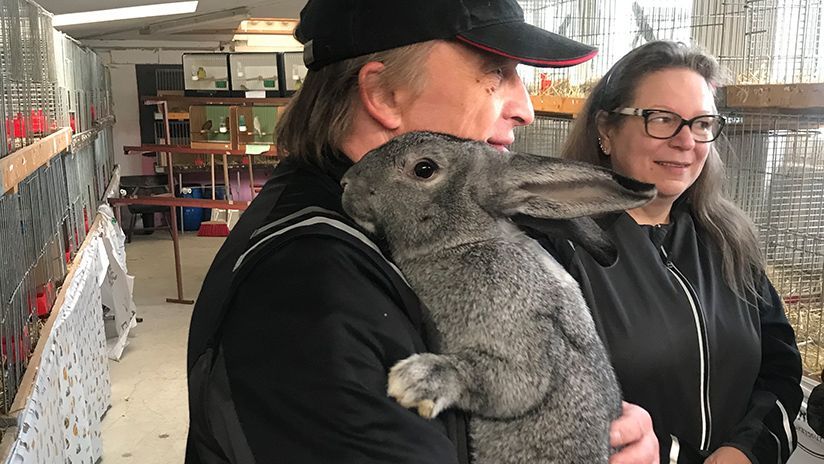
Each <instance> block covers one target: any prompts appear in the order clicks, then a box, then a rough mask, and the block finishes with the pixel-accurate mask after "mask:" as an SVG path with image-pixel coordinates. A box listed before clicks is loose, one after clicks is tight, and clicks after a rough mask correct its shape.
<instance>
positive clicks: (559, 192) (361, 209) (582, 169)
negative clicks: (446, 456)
mask: <svg viewBox="0 0 824 464" xmlns="http://www.w3.org/2000/svg"><path fill="white" fill-rule="evenodd" d="M341 183H342V185H343V186H344V194H343V206H344V209H345V210H346V212H347V214H349V215H350V216H351V217H352V219H354V220H355V221H356V222H357V223H358V224H359V225H360V226H362V227H363V228H364V229H366V230H367V231H368V232H370V233H372V234H373V235H374V236H375V237H376V238H378V239H379V240H382V241H383V242H384V243H385V244H386V246H387V249H388V251H389V253H390V254H391V258H392V260H393V261H394V262H395V263H396V264H397V266H398V267H399V268H400V269H401V271H402V272H403V274H404V275H405V277H406V278H407V279H408V281H409V283H410V285H411V286H412V288H413V289H414V290H415V292H416V293H417V294H418V296H419V297H420V299H421V301H422V302H423V303H424V304H425V305H426V306H427V307H428V308H429V311H430V313H431V318H432V322H434V326H435V329H436V332H437V334H438V345H439V346H438V347H437V351H438V353H440V354H433V353H426V354H416V355H413V356H410V357H409V358H407V359H405V360H402V361H400V362H398V363H397V364H396V365H395V366H394V367H393V368H392V369H391V371H390V373H389V379H388V394H389V395H390V396H392V397H394V398H395V399H396V400H397V401H398V402H399V403H400V404H401V405H403V406H404V407H407V408H417V411H418V413H419V414H420V415H421V416H423V417H426V418H433V417H435V416H437V415H438V413H439V412H441V411H442V410H444V409H445V408H449V407H456V408H459V409H462V410H465V411H469V412H470V413H472V420H471V423H470V430H471V435H472V444H473V457H474V460H473V462H475V463H477V464H505V463H519V464H523V463H564V464H576V463H579V464H592V463H606V462H607V460H608V457H609V453H610V447H609V425H610V422H611V421H612V420H613V419H615V418H616V417H618V415H619V414H620V411H621V393H620V388H619V386H618V383H617V381H616V379H615V375H614V373H613V371H612V367H611V366H610V363H609V359H608V357H607V354H606V351H605V349H604V346H603V344H602V343H601V341H600V339H599V337H598V335H597V333H596V330H595V326H594V323H593V320H592V317H591V315H590V313H589V310H588V309H587V307H586V303H585V302H584V300H583V297H582V296H581V292H580V290H579V288H578V285H577V283H576V282H575V280H574V279H573V278H572V277H571V276H570V275H569V274H568V273H567V272H566V271H565V270H564V269H563V268H562V267H561V266H560V265H559V264H558V263H557V262H556V261H555V260H554V259H553V258H552V257H551V256H550V255H549V254H548V253H547V252H546V251H545V250H544V249H543V248H541V246H540V245H539V244H538V243H537V242H536V241H534V240H532V239H531V238H529V237H527V236H526V235H525V234H524V233H523V232H522V231H521V230H520V229H519V228H518V227H517V226H516V225H515V224H514V223H513V220H514V219H515V220H518V219H519V222H521V223H526V225H528V226H530V227H533V228H538V229H541V228H542V225H545V226H546V228H547V229H548V230H551V231H571V233H573V234H575V235H576V238H577V239H579V241H580V242H581V243H582V245H583V246H587V247H588V249H590V250H592V251H593V253H594V254H595V255H596V256H599V257H600V258H601V259H603V260H605V261H609V259H610V258H611V257H610V256H609V254H610V249H609V246H610V245H609V243H608V242H606V241H604V240H603V239H601V238H600V234H598V231H599V230H598V229H597V227H591V226H594V222H593V223H587V222H586V221H591V219H585V220H576V221H575V222H567V221H568V220H570V219H572V218H577V217H580V216H584V215H592V214H598V213H603V212H608V211H617V210H624V209H627V208H633V207H637V206H640V205H642V204H644V203H646V202H647V201H648V200H650V199H651V198H652V197H653V196H654V195H655V189H654V187H652V186H650V185H647V184H642V183H639V182H636V181H633V180H631V179H627V178H622V177H620V176H617V175H616V174H614V173H612V172H611V171H608V170H605V169H601V168H597V167H593V166H589V165H584V164H581V163H572V162H566V161H560V160H557V159H552V158H547V157H541V156H535V155H527V154H518V153H501V152H499V151H497V150H495V149H494V148H492V147H490V146H489V145H487V144H484V143H479V142H472V141H468V140H463V139H458V138H455V137H452V136H448V135H443V134H436V133H431V132H412V133H408V134H405V135H402V136H400V137H397V138H395V139H393V140H392V141H390V142H388V143H387V144H385V145H383V146H382V147H380V148H378V149H376V150H373V151H372V152H370V153H368V154H367V155H366V156H365V157H364V158H363V159H362V160H361V161H359V162H358V163H356V164H355V166H353V167H352V168H350V170H349V171H348V172H347V173H346V175H345V176H344V178H343V180H342V182H341ZM569 227H572V229H569ZM613 253H614V251H613Z"/></svg>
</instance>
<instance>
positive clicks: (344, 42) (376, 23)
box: [295, 0, 598, 70]
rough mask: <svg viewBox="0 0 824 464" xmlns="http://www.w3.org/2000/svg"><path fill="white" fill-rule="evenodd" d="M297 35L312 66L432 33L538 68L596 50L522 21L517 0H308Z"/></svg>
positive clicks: (579, 59) (582, 58)
mask: <svg viewBox="0 0 824 464" xmlns="http://www.w3.org/2000/svg"><path fill="white" fill-rule="evenodd" d="M295 37H296V38H297V39H298V40H299V41H300V42H301V43H302V44H304V49H303V61H304V63H305V64H306V67H308V68H309V69H311V70H318V69H320V68H322V67H324V66H326V65H327V64H330V63H334V62H337V61H341V60H345V59H348V58H354V57H356V56H361V55H366V54H368V53H374V52H378V51H383V50H389V49H391V48H396V47H402V46H404V45H410V44H413V43H417V42H424V41H427V40H436V39H444V40H446V39H456V40H458V41H460V42H463V43H465V44H467V45H470V46H473V47H476V48H479V49H481V50H485V51H487V52H490V53H494V54H496V55H501V56H505V57H508V58H512V59H515V60H518V61H519V62H521V63H524V64H528V65H531V66H537V67H550V68H564V67H568V66H574V65H576V64H579V63H583V62H585V61H587V60H589V59H591V58H593V57H594V56H595V55H596V54H597V53H598V50H597V49H595V48H594V47H590V46H588V45H584V44H582V43H580V42H576V41H574V40H572V39H569V38H567V37H564V36H561V35H558V34H554V33H552V32H549V31H545V30H543V29H541V28H539V27H536V26H533V25H530V24H527V23H526V22H525V21H524V12H523V10H522V9H521V6H520V5H518V2H517V1H515V0H309V2H308V3H307V4H306V6H305V7H303V10H302V11H301V12H300V23H299V24H298V27H297V28H296V29H295Z"/></svg>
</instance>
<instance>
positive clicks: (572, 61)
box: [455, 35, 598, 67]
mask: <svg viewBox="0 0 824 464" xmlns="http://www.w3.org/2000/svg"><path fill="white" fill-rule="evenodd" d="M455 38H456V39H458V40H460V41H462V42H466V43H467V44H469V45H472V46H473V47H477V48H480V49H481V50H484V51H487V52H489V53H494V54H496V55H500V56H504V57H507V58H511V59H513V60H518V61H520V62H522V63H526V64H532V65H538V66H557V67H567V66H575V65H576V64H581V63H583V62H585V61H589V60H591V59H592V58H595V55H597V54H598V49H595V50H593V51H591V52H589V53H587V54H586V55H584V56H580V57H578V58H572V59H570V60H555V61H552V60H534V59H531V58H522V57H520V56H514V55H510V54H508V53H506V52H503V51H501V50H496V49H494V48H492V47H489V46H487V45H483V44H479V43H478V42H474V41H472V40H469V39H467V38H466V37H464V36H462V35H458V36H455Z"/></svg>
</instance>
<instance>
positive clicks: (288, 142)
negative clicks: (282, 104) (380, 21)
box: [277, 41, 434, 170]
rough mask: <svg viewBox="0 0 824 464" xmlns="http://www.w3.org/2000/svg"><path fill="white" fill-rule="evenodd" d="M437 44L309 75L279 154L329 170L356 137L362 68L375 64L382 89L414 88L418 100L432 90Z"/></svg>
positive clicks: (286, 117) (280, 135) (291, 108)
mask: <svg viewBox="0 0 824 464" xmlns="http://www.w3.org/2000/svg"><path fill="white" fill-rule="evenodd" d="M433 44H434V41H428V42H421V43H416V44H412V45H407V46H404V47H399V48H393V49H391V50H386V51H381V52H377V53H371V54H368V55H363V56H359V57H355V58H351V59H348V60H343V61H339V62H336V63H332V64H329V65H327V66H324V67H323V68H321V69H319V70H317V71H309V72H308V73H307V75H306V79H305V81H304V82H303V86H302V87H301V88H300V90H298V92H297V93H296V94H295V95H294V96H293V97H292V100H291V101H290V102H289V105H288V107H287V108H286V111H285V112H284V114H283V116H282V117H281V118H280V121H278V126H277V148H278V153H279V154H281V156H289V157H293V158H300V159H301V160H303V161H305V162H307V163H310V164H312V165H314V166H316V167H318V168H320V169H321V170H327V169H328V168H329V165H330V162H331V161H332V159H331V157H335V156H339V151H340V149H341V144H342V143H343V141H344V139H345V138H346V137H347V136H348V135H349V132H350V131H351V127H352V120H353V117H354V114H355V109H356V108H357V106H356V105H358V104H360V103H359V102H358V73H359V72H360V70H361V68H362V67H363V66H364V65H366V64H367V63H370V62H373V61H377V62H380V63H383V65H384V66H385V67H384V70H383V72H382V73H381V85H382V86H384V88H385V89H387V90H394V89H397V88H399V87H401V86H408V88H410V89H411V90H412V92H413V94H417V93H420V92H421V91H422V90H423V88H424V86H425V84H426V82H425V77H426V76H425V64H426V58H427V57H428V56H429V52H430V50H431V49H432V45H433Z"/></svg>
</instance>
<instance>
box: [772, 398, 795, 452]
mask: <svg viewBox="0 0 824 464" xmlns="http://www.w3.org/2000/svg"><path fill="white" fill-rule="evenodd" d="M775 404H777V405H778V409H779V410H781V421H782V423H783V425H784V433H785V434H786V435H787V449H789V450H790V453H792V452H793V433H792V431H791V429H790V418H789V415H788V414H787V410H786V409H784V405H783V404H781V401H780V400H775Z"/></svg>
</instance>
